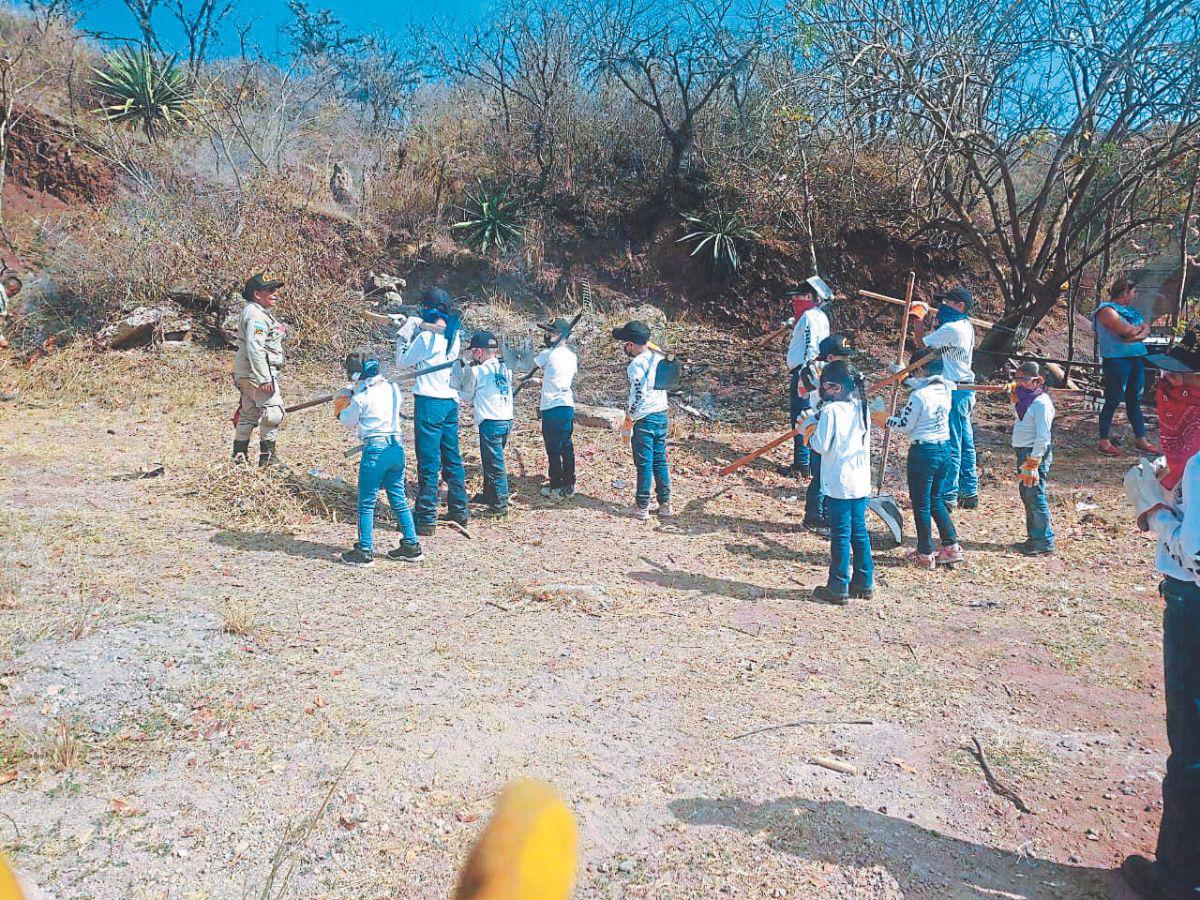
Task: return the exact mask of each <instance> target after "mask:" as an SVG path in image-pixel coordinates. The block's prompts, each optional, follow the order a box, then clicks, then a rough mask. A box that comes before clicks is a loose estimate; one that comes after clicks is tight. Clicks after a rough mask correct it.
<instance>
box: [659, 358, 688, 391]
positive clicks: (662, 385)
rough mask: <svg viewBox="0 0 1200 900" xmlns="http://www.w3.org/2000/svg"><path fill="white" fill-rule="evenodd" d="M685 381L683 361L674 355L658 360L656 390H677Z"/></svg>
mask: <svg viewBox="0 0 1200 900" xmlns="http://www.w3.org/2000/svg"><path fill="white" fill-rule="evenodd" d="M682 383H683V363H682V362H681V361H680V360H678V359H676V358H675V357H673V356H667V357H665V358H663V359H660V360H659V361H658V365H657V366H656V367H655V369H654V390H656V391H677V390H679V386H680V384H682Z"/></svg>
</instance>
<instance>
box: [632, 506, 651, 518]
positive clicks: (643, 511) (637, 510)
mask: <svg viewBox="0 0 1200 900" xmlns="http://www.w3.org/2000/svg"><path fill="white" fill-rule="evenodd" d="M633 517H634V518H635V519H637V520H638V521H639V522H649V521H650V507H649V506H641V505H640V504H635V505H634V507H633Z"/></svg>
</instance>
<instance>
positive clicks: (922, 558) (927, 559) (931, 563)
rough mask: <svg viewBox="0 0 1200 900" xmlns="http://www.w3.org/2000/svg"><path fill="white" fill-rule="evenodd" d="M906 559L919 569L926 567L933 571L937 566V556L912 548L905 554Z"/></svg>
mask: <svg viewBox="0 0 1200 900" xmlns="http://www.w3.org/2000/svg"><path fill="white" fill-rule="evenodd" d="M904 561H905V562H906V563H908V564H909V565H910V566H916V567H917V568H918V569H926V570H928V571H931V572H932V571H933V569H934V568H936V566H937V557H936V556H934V555H933V554H932V553H918V552H917V551H916V550H912V551H910V552H908V553H906V554H905V556H904Z"/></svg>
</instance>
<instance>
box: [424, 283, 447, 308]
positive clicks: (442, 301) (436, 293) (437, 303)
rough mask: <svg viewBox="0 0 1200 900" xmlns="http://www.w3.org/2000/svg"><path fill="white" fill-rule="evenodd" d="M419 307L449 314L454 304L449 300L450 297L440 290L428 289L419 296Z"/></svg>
mask: <svg viewBox="0 0 1200 900" xmlns="http://www.w3.org/2000/svg"><path fill="white" fill-rule="evenodd" d="M421 305H422V306H423V307H425V308H426V309H440V310H442V312H449V311H450V307H451V306H453V305H454V303H453V301H452V300H451V299H450V295H449V294H447V293H446V292H445V291H443V290H442V289H441V288H429V289H428V290H427V291H425V293H424V294H422V295H421Z"/></svg>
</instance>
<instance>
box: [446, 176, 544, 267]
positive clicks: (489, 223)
mask: <svg viewBox="0 0 1200 900" xmlns="http://www.w3.org/2000/svg"><path fill="white" fill-rule="evenodd" d="M462 212H463V217H464V218H463V220H462V221H461V222H455V223H454V224H453V225H451V226H450V230H451V231H460V232H462V233H463V239H464V240H465V241H466V242H467V243H468V244H471V245H472V246H474V247H477V248H478V249H479V250H482V251H483V252H484V253H489V252H493V251H494V252H496V253H503V252H504V251H505V250H507V249H508V247H509V245H510V244H512V243H514V242H515V241H519V240H520V239H521V238H523V237H524V235H525V224H524V213H523V211H522V209H521V204H520V202H519V201H517V200H514V199H512V198H510V197H509V196H508V189H507V188H486V187H484V186H483V185H479V186H478V187H477V188H475V190H474V191H472V192H471V193H470V194H468V195H467V202H466V203H465V204H464V205H463V208H462Z"/></svg>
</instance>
